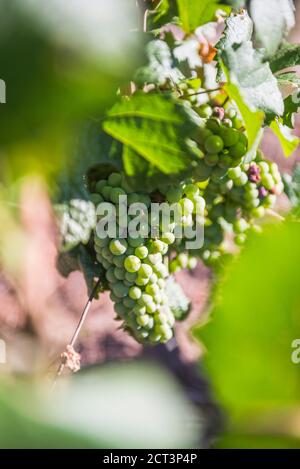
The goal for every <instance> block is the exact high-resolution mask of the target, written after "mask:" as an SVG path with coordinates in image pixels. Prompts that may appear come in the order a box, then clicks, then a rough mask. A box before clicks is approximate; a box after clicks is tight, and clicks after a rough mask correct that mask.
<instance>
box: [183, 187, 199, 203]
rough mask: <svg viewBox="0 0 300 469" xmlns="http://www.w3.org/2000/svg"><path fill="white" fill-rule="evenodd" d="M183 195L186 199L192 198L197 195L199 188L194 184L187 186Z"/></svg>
mask: <svg viewBox="0 0 300 469" xmlns="http://www.w3.org/2000/svg"><path fill="white" fill-rule="evenodd" d="M184 193H185V195H186V196H187V197H188V198H191V199H192V198H193V197H195V196H197V195H199V187H198V186H196V184H187V185H186V186H185V188H184Z"/></svg>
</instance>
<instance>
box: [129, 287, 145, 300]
mask: <svg viewBox="0 0 300 469" xmlns="http://www.w3.org/2000/svg"><path fill="white" fill-rule="evenodd" d="M129 296H130V298H132V299H133V300H138V299H139V298H141V296H142V290H141V289H140V288H139V287H136V286H133V287H131V288H130V289H129Z"/></svg>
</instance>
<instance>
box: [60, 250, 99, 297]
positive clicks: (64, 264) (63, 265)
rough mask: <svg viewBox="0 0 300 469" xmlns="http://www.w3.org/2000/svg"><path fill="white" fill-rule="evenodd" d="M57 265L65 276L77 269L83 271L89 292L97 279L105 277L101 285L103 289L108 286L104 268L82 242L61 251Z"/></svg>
mask: <svg viewBox="0 0 300 469" xmlns="http://www.w3.org/2000/svg"><path fill="white" fill-rule="evenodd" d="M56 266H57V269H58V271H59V272H60V274H61V275H62V276H63V277H68V276H69V275H70V273H71V272H74V271H76V270H79V271H80V272H82V273H83V276H84V279H85V281H86V285H87V288H88V292H89V293H90V292H91V291H92V289H93V286H94V281H95V279H98V278H101V279H103V282H101V285H100V288H101V289H102V290H104V289H106V287H107V284H106V280H105V275H104V274H105V272H104V269H103V267H102V266H101V265H100V264H98V263H97V262H96V261H95V256H94V255H93V254H92V253H91V252H90V250H89V248H88V246H84V245H82V244H80V245H78V246H76V247H75V248H74V249H71V250H70V251H68V252H60V253H59V255H58V257H57V260H56Z"/></svg>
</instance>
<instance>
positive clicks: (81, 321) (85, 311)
mask: <svg viewBox="0 0 300 469" xmlns="http://www.w3.org/2000/svg"><path fill="white" fill-rule="evenodd" d="M100 282H101V279H100V278H99V279H98V280H97V282H96V284H95V286H94V288H93V289H92V291H91V293H90V295H89V297H88V300H87V302H86V305H85V307H84V309H83V311H82V313H81V316H80V319H79V322H78V324H77V326H76V329H75V331H74V334H73V336H72V338H71V341H70V343H69V344H68V345H70V346H71V347H74V345H75V343H76V340H77V339H78V336H79V334H80V331H81V328H82V326H83V324H84V321H85V320H86V317H87V315H88V313H89V310H90V307H91V304H92V301H93V299H94V297H95V294H96V292H97V290H98V288H99V285H100ZM64 368H65V360H64V359H62V361H61V363H60V365H59V367H58V370H57V372H56V375H55V379H54V381H53V384H52V391H53V390H54V388H55V386H56V383H57V380H58V378H59V377H60V376H61V374H62V372H63V371H64Z"/></svg>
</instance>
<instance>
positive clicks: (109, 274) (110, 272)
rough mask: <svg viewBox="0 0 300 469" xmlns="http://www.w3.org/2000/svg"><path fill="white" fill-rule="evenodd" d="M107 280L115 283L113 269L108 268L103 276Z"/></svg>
mask: <svg viewBox="0 0 300 469" xmlns="http://www.w3.org/2000/svg"><path fill="white" fill-rule="evenodd" d="M105 276H106V278H107V280H108V281H109V282H110V283H116V282H117V281H118V280H117V278H116V276H115V274H114V268H113V267H110V268H109V269H108V270H107V272H106V274H105Z"/></svg>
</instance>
